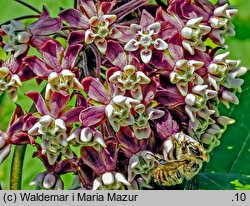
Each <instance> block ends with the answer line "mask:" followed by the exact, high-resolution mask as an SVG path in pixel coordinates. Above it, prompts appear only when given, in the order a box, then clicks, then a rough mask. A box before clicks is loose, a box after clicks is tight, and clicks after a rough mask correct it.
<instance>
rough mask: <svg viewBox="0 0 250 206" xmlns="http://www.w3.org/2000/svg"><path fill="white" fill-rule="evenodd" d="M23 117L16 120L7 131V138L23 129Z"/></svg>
mask: <svg viewBox="0 0 250 206" xmlns="http://www.w3.org/2000/svg"><path fill="white" fill-rule="evenodd" d="M23 124H24V122H23V117H21V118H19V119H17V120H16V121H15V122H14V123H13V124H12V125H11V126H10V127H9V128H8V129H7V134H8V136H10V137H11V136H13V135H14V134H15V133H17V132H19V131H21V129H22V127H23Z"/></svg>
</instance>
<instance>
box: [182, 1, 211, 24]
mask: <svg viewBox="0 0 250 206" xmlns="http://www.w3.org/2000/svg"><path fill="white" fill-rule="evenodd" d="M181 10H182V15H183V16H184V17H185V18H187V19H194V18H199V17H201V16H202V17H203V20H204V21H208V20H209V18H210V15H211V14H212V13H211V14H209V13H208V11H205V10H203V9H202V8H200V7H199V6H197V5H194V4H191V3H184V4H183V5H182V6H181Z"/></svg>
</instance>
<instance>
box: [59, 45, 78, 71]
mask: <svg viewBox="0 0 250 206" xmlns="http://www.w3.org/2000/svg"><path fill="white" fill-rule="evenodd" d="M81 49H82V45H81V44H74V45H70V46H68V48H67V49H66V51H65V54H64V57H63V60H62V69H72V68H73V67H74V66H75V61H76V59H77V57H78V54H79V52H80V51H81Z"/></svg>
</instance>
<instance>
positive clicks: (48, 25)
mask: <svg viewBox="0 0 250 206" xmlns="http://www.w3.org/2000/svg"><path fill="white" fill-rule="evenodd" d="M61 28H62V20H61V19H60V18H50V17H48V18H44V19H42V18H40V19H38V20H37V21H35V22H33V23H32V24H30V26H29V29H30V32H31V33H32V34H33V35H35V36H36V35H37V36H43V35H44V36H45V35H46V36H47V35H50V34H53V33H56V32H58V31H60V29H61Z"/></svg>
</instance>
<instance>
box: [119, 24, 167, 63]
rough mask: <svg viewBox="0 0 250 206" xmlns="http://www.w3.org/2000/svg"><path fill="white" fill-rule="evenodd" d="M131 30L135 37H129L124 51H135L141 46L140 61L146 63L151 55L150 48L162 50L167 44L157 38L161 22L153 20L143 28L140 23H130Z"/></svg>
mask: <svg viewBox="0 0 250 206" xmlns="http://www.w3.org/2000/svg"><path fill="white" fill-rule="evenodd" d="M130 28H131V30H132V31H133V33H135V34H136V38H135V39H131V40H130V41H129V42H128V43H127V44H126V45H125V47H124V49H125V50H126V51H136V50H138V49H139V48H140V47H142V49H141V52H140V55H141V59H142V61H143V62H144V63H145V64H147V63H149V62H150V60H151V57H152V53H153V52H152V48H154V49H156V50H161V51H164V50H166V49H167V48H168V44H167V43H166V42H165V41H164V40H162V39H161V38H157V34H158V33H159V32H160V29H161V24H160V23H159V22H155V23H153V24H151V25H149V26H148V27H147V28H143V27H142V26H141V25H137V24H131V25H130Z"/></svg>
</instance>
